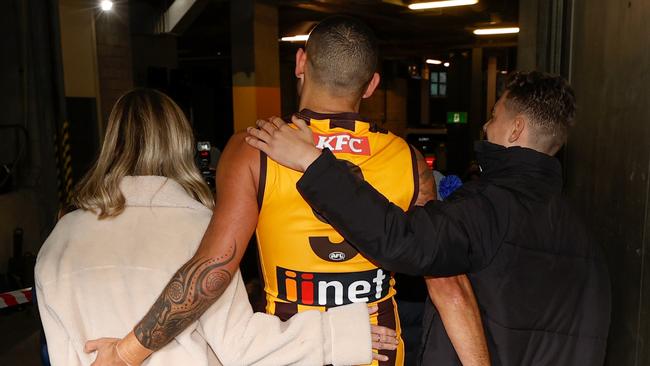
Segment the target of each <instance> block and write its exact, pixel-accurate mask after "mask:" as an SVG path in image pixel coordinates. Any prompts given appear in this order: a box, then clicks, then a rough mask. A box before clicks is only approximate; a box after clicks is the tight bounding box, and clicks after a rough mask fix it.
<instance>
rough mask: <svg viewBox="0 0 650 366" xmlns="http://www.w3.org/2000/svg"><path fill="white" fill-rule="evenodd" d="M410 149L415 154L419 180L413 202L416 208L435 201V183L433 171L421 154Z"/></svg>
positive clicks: (414, 149)
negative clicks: (416, 194) (417, 190)
mask: <svg viewBox="0 0 650 366" xmlns="http://www.w3.org/2000/svg"><path fill="white" fill-rule="evenodd" d="M411 149H413V151H414V152H415V159H416V161H417V170H418V171H417V173H418V174H417V175H418V180H419V184H418V186H419V189H420V191H419V192H418V197H417V199H416V201H415V205H416V206H423V205H424V204H425V203H427V202H428V201H432V200H435V199H436V198H437V194H436V181H435V179H434V178H433V171H432V170H431V169H430V168H429V165H427V162H426V160H425V159H424V156H423V155H422V153H421V152H420V151H419V150H418V149H416V148H414V147H413V146H411Z"/></svg>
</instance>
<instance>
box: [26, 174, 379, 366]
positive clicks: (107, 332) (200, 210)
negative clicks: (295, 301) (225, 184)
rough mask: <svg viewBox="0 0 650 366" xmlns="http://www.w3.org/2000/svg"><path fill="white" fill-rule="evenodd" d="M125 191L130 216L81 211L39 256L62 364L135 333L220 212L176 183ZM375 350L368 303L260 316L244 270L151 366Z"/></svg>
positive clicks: (148, 183) (55, 351)
mask: <svg viewBox="0 0 650 366" xmlns="http://www.w3.org/2000/svg"><path fill="white" fill-rule="evenodd" d="M121 190H122V192H123V194H124V196H125V198H126V209H125V210H124V212H123V213H122V214H120V215H119V216H117V217H114V218H110V219H104V220H98V219H97V217H96V215H95V214H93V213H92V212H88V211H81V210H77V211H74V212H72V213H70V214H68V215H66V216H64V217H63V218H62V219H61V220H60V221H59V223H58V224H57V225H56V227H55V228H54V231H53V232H52V233H51V234H50V236H49V238H48V239H47V241H46V242H45V244H44V245H43V247H42V249H41V251H40V253H39V255H38V261H37V264H36V290H37V292H38V293H37V295H38V306H39V310H40V314H41V320H42V322H43V326H44V328H45V334H46V337H47V343H48V349H49V354H50V360H51V362H52V365H53V366H60V365H62V366H75V365H89V364H90V363H91V362H92V361H93V360H94V358H95V355H93V354H86V353H84V352H83V347H84V343H85V341H86V340H89V339H95V338H99V337H122V336H124V335H125V334H127V333H128V332H129V331H130V330H131V329H132V327H133V326H134V325H135V324H136V323H137V322H138V321H139V320H140V319H141V318H142V317H143V316H144V314H145V313H146V312H147V311H148V310H149V307H150V306H151V305H152V304H153V302H154V301H155V300H156V299H157V297H158V295H159V294H160V293H161V291H162V290H163V288H164V287H165V285H166V284H167V282H168V281H169V279H170V278H171V277H172V275H173V274H174V273H175V272H176V270H178V268H180V266H181V265H183V264H184V263H185V262H186V261H187V260H188V259H190V258H191V257H192V255H193V254H194V252H195V250H196V248H197V247H198V245H199V243H200V241H201V238H202V236H203V233H204V231H205V229H206V227H207V225H208V222H209V221H210V217H211V211H210V210H208V209H207V208H206V207H204V206H202V205H201V204H200V203H198V202H197V201H195V200H194V199H192V198H191V197H190V196H189V195H188V194H187V193H186V192H185V191H184V190H183V188H182V187H181V186H180V185H179V184H178V183H176V182H175V181H173V180H170V179H167V178H164V177H153V176H147V177H126V178H124V180H123V181H122V184H121ZM370 347H371V342H370V325H369V322H368V314H367V308H366V306H365V305H364V304H352V305H350V306H347V307H340V308H336V309H331V310H330V311H328V312H327V313H320V312H317V311H309V312H304V313H301V314H297V315H295V316H294V317H293V318H291V319H290V320H289V321H287V322H282V321H280V320H279V319H278V318H277V317H274V316H270V315H267V314H262V313H253V311H252V308H251V305H250V303H249V302H248V297H247V295H246V290H245V288H244V284H243V282H242V279H241V275H240V274H239V272H237V273H236V275H235V276H234V277H233V280H232V282H231V283H230V285H229V286H228V288H227V290H226V291H225V292H224V294H223V295H222V296H221V297H220V298H219V300H218V301H217V302H216V303H215V304H214V305H213V306H212V307H210V308H209V309H208V310H207V311H206V312H205V314H203V316H201V318H200V319H199V321H197V322H195V323H194V324H192V325H191V326H189V327H188V328H187V329H186V330H185V331H184V332H183V333H181V334H180V335H179V336H177V337H176V338H175V339H174V340H172V342H171V343H170V344H169V345H167V346H165V347H164V348H163V349H161V350H160V351H158V352H156V353H155V354H153V355H152V356H151V357H150V358H149V359H148V360H147V361H146V362H145V364H146V365H150V366H153V365H198V366H203V365H206V366H207V365H210V366H212V365H219V364H220V363H219V362H221V363H222V364H224V365H273V366H278V365H289V364H295V365H323V364H328V363H332V364H335V365H342V364H364V363H369V362H370V361H371V349H370ZM215 355H216V357H215ZM217 358H218V359H217Z"/></svg>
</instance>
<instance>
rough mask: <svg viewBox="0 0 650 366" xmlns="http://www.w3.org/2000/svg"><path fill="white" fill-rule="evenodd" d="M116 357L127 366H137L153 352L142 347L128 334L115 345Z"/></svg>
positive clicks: (133, 335)
mask: <svg viewBox="0 0 650 366" xmlns="http://www.w3.org/2000/svg"><path fill="white" fill-rule="evenodd" d="M115 351H116V353H117V356H118V357H119V358H120V359H121V360H122V361H123V362H124V363H125V364H127V365H128V366H139V365H140V364H141V363H142V362H144V360H146V359H147V357H149V356H150V355H151V354H152V353H153V351H152V350H150V349H148V348H146V347H144V346H143V345H142V344H140V341H138V338H136V336H135V334H133V332H130V333H129V334H127V335H126V337H124V338H122V339H121V340H120V341H118V342H117V344H116V345H115Z"/></svg>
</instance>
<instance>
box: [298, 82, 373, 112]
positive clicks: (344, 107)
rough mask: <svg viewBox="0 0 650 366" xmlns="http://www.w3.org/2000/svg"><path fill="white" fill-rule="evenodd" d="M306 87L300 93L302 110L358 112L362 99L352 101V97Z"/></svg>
mask: <svg viewBox="0 0 650 366" xmlns="http://www.w3.org/2000/svg"><path fill="white" fill-rule="evenodd" d="M310 89H311V88H305V89H303V91H302V94H301V95H300V110H303V109H309V110H311V111H313V112H316V113H323V114H335V113H349V112H353V113H358V112H359V105H360V104H361V101H360V100H357V101H356V102H353V101H350V98H346V97H336V96H332V95H329V94H327V93H322V92H315V91H311V90H310Z"/></svg>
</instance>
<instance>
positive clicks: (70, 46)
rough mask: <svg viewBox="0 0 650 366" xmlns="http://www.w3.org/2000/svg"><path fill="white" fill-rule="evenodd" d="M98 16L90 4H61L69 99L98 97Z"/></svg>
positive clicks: (76, 0) (67, 0)
mask: <svg viewBox="0 0 650 366" xmlns="http://www.w3.org/2000/svg"><path fill="white" fill-rule="evenodd" d="M95 14H96V9H94V8H92V7H88V2H87V1H81V0H60V1H59V17H60V24H61V48H62V55H63V70H64V71H63V74H64V79H65V95H66V97H97V51H96V49H95V32H94V30H93V29H94V25H93V22H94V20H93V18H94V17H95Z"/></svg>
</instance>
